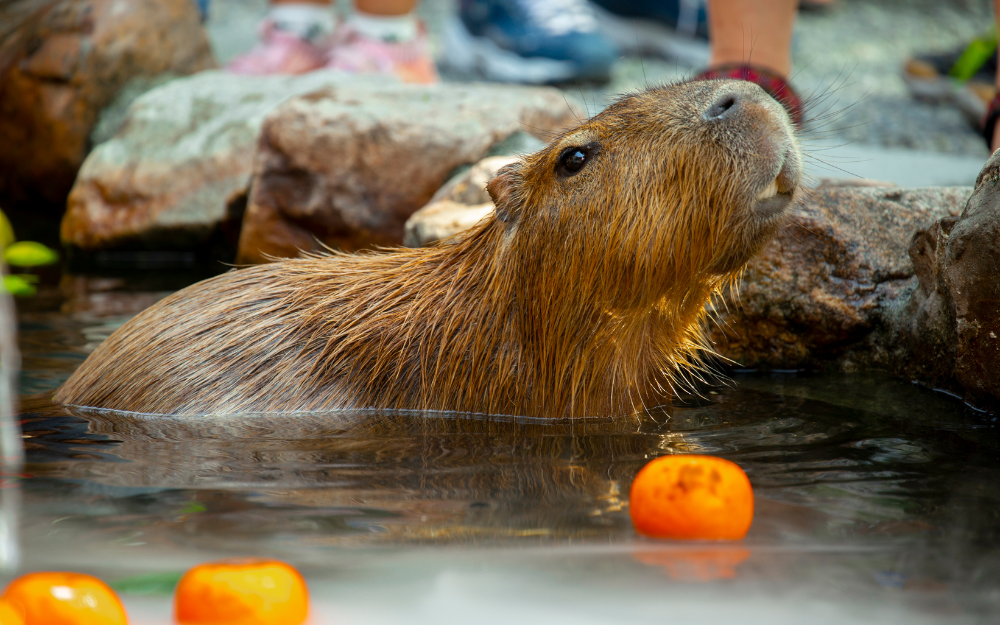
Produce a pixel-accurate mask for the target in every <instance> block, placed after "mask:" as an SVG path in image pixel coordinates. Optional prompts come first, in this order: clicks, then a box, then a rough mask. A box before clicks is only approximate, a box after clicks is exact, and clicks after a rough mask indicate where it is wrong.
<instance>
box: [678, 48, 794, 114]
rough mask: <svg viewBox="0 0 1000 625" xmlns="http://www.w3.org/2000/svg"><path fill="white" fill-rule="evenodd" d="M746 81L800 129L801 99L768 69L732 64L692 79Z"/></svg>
mask: <svg viewBox="0 0 1000 625" xmlns="http://www.w3.org/2000/svg"><path fill="white" fill-rule="evenodd" d="M726 78H728V79H733V78H735V79H737V80H748V81H750V82H752V83H754V84H756V85H759V86H760V87H761V88H762V89H763V90H764V91H766V92H767V94H768V95H770V96H771V97H772V98H774V99H775V100H777V101H778V102H780V103H781V105H782V106H784V107H785V110H786V111H788V115H789V116H790V117H791V118H792V123H794V124H795V126H796V127H798V128H801V127H802V124H803V123H804V121H805V120H804V116H803V107H802V99H801V98H800V97H799V94H797V93H795V90H794V89H792V86H791V85H790V84H788V81H787V80H785V79H784V78H782V77H781V76H780V75H779V74H777V73H775V72H772V71H771V70H769V69H765V68H763V67H759V66H756V65H747V64H741V63H737V64H733V65H720V66H718V67H710V68H709V69H706V70H705V71H703V72H702V73H700V74H698V75H697V76H695V77H694V79H693V80H719V79H726Z"/></svg>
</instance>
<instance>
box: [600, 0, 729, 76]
mask: <svg viewBox="0 0 1000 625" xmlns="http://www.w3.org/2000/svg"><path fill="white" fill-rule="evenodd" d="M592 2H593V3H594V4H595V5H597V6H596V8H595V12H596V13H597V16H598V22H599V23H600V24H601V32H602V33H604V35H605V36H606V37H608V38H609V39H610V40H611V41H613V42H614V43H615V45H617V46H618V47H619V49H621V50H622V51H623V52H625V53H628V54H638V55H652V56H659V57H663V58H666V59H670V60H674V61H680V62H681V63H682V64H684V65H687V66H689V67H705V66H707V65H708V62H709V56H710V55H709V47H708V3H707V2H706V0H592Z"/></svg>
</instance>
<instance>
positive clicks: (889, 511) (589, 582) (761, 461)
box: [8, 279, 1000, 623]
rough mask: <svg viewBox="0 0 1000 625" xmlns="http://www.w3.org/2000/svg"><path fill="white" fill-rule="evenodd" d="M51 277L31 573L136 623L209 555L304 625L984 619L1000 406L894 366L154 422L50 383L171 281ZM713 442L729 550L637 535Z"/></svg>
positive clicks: (155, 612)
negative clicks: (547, 398) (57, 402)
mask: <svg viewBox="0 0 1000 625" xmlns="http://www.w3.org/2000/svg"><path fill="white" fill-rule="evenodd" d="M166 287H167V288H163V289H161V290H156V289H148V288H147V289H140V290H136V289H135V288H134V285H130V284H129V283H128V282H127V281H121V280H118V281H117V282H116V281H114V280H112V281H110V282H104V283H100V282H97V283H95V279H86V281H85V282H84V284H83V286H81V285H80V284H79V282H78V281H77V282H74V281H68V282H67V281H64V284H63V287H62V291H61V293H50V294H49V295H47V296H43V297H42V298H40V299H38V300H35V301H34V302H31V303H30V304H28V305H24V306H23V307H22V313H23V314H22V317H21V345H22V350H23V351H24V362H25V370H26V372H25V376H24V380H23V389H22V390H23V391H24V393H25V395H26V399H25V401H24V406H23V410H22V412H24V415H23V416H22V419H23V427H24V436H25V445H26V447H27V452H28V461H29V464H28V466H27V467H26V469H25V475H24V477H23V478H20V479H8V484H20V491H21V496H22V509H21V514H22V527H23V530H22V549H23V555H24V568H25V569H26V570H29V569H39V568H49V569H52V568H59V569H71V570H79V571H85V572H91V573H95V574H99V575H101V576H102V577H103V578H104V579H107V580H109V581H112V582H115V583H117V584H118V587H119V588H120V589H121V590H122V591H123V592H124V596H125V597H126V601H127V603H128V605H129V608H130V610H131V611H132V614H133V616H135V617H136V618H137V621H138V622H140V623H160V622H162V623H166V622H169V607H168V606H169V591H170V584H171V583H172V581H173V580H174V579H176V576H177V575H179V574H180V572H182V571H183V570H184V569H185V568H186V567H187V566H190V565H192V564H194V563H196V562H200V561H204V560H207V559H212V558H217V557H228V556H243V555H258V556H273V557H279V558H282V559H285V560H287V561H289V562H291V563H293V564H295V565H296V566H299V567H300V568H301V569H302V570H303V572H304V573H305V574H306V576H307V578H308V580H309V582H310V584H311V587H312V588H313V593H314V595H315V597H316V598H317V610H316V614H315V617H316V619H317V620H316V622H317V623H326V622H330V623H334V622H336V623H354V622H359V623H381V622H387V623H388V622H408V623H410V622H412V623H422V622H436V623H440V622H457V623H467V622H485V623H494V622H496V623H501V622H504V623H509V622H511V621H512V620H517V621H520V622H528V623H531V622H541V621H543V620H544V621H545V622H547V623H551V622H573V623H591V622H594V623H597V622H600V623H610V622H629V623H635V622H643V623H646V622H668V621H669V622H682V623H686V622H698V623H701V622H716V621H719V620H723V619H727V620H733V621H735V622H756V621H766V622H768V623H785V622H787V623H802V622H807V621H808V622H816V623H843V622H879V623H885V622H889V623H893V622H901V623H902V622H906V623H924V622H926V623H938V622H940V623H945V622H946V623H991V622H996V619H997V617H998V615H1000V552H998V549H997V547H998V545H1000V436H998V429H997V423H996V421H995V419H994V418H993V417H990V416H987V415H984V414H982V413H977V412H974V411H971V410H969V409H967V408H965V407H964V406H963V405H962V404H961V403H959V402H957V401H955V400H954V399H952V398H950V397H947V396H944V395H941V394H938V393H935V392H933V391H930V390H927V389H924V388H921V387H919V386H915V385H912V384H909V383H907V382H904V381H899V380H895V379H891V378H888V377H884V376H880V375H873V374H865V375H840V374H836V375H835V374H819V373H797V374H763V373H756V374H744V375H735V376H734V378H733V382H732V384H731V385H729V386H719V387H715V388H711V389H709V388H706V389H704V390H703V395H704V396H703V397H689V398H685V400H684V401H679V402H677V405H675V406H674V407H672V408H670V409H658V410H655V411H650V412H649V413H646V414H643V415H638V416H636V417H635V418H629V419H614V420H598V419H587V420H580V421H573V422H542V421H524V420H516V419H504V418H485V417H483V416H481V415H462V414H440V413H437V414H434V413H431V414H426V413H423V414H422V413H385V412H363V411H362V412H342V413H329V414H299V415H244V416H239V417H227V418H217V417H201V418H198V417H193V418H162V417H159V418H155V417H154V418H148V417H142V416H137V415H129V414H122V413H114V412H109V411H82V410H76V411H73V412H69V411H67V410H65V409H63V408H61V407H58V406H54V405H52V404H51V403H49V402H47V401H46V400H45V397H46V396H47V395H48V394H49V393H50V392H51V390H52V389H54V388H55V387H56V386H57V385H58V384H59V383H60V382H61V381H62V380H63V379H65V377H66V376H68V375H69V373H70V372H71V371H72V370H73V369H74V368H75V367H76V366H77V364H79V362H81V361H82V359H83V358H84V357H85V355H86V354H87V353H89V351H91V350H92V349H93V348H94V347H95V346H96V345H97V344H98V343H99V342H100V340H102V338H103V337H104V336H106V335H107V334H108V333H110V332H111V331H113V329H114V328H116V327H118V326H119V325H120V324H121V323H122V322H124V320H125V319H127V318H128V317H129V316H130V315H131V314H134V313H135V312H137V311H138V310H141V308H143V307H144V306H146V305H148V304H149V303H151V302H152V301H155V299H156V298H157V297H159V296H162V295H163V294H164V293H166V292H169V290H170V288H169V287H170V285H166ZM673 453H707V454H712V455H717V456H721V457H724V458H728V459H730V460H732V461H734V462H736V463H738V464H739V465H740V466H741V467H743V468H744V470H746V472H747V474H748V475H749V476H750V479H751V482H752V483H753V486H754V491H755V495H756V515H755V518H754V524H753V527H752V528H751V530H750V533H749V535H748V536H747V538H746V539H745V540H744V541H740V542H737V543H676V542H669V541H653V540H648V539H644V538H640V537H637V536H636V535H635V533H634V532H633V530H632V527H631V523H630V521H629V517H628V489H629V486H630V484H631V481H632V478H633V477H634V475H635V474H636V472H637V471H638V470H639V469H640V468H641V467H642V466H643V465H644V464H645V463H646V462H648V461H649V460H650V459H652V458H655V457H657V456H660V455H663V454H673Z"/></svg>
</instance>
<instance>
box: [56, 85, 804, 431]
mask: <svg viewBox="0 0 1000 625" xmlns="http://www.w3.org/2000/svg"><path fill="white" fill-rule="evenodd" d="M334 157H335V156H334V155H331V158H334ZM800 172H801V158H800V154H799V149H798V144H797V141H796V138H795V132H794V128H793V126H792V123H791V121H790V120H789V117H788V115H787V113H786V112H785V110H784V109H783V108H782V107H781V105H780V104H778V102H777V101H775V100H774V99H772V98H771V97H770V96H768V95H767V94H765V93H764V91H763V90H761V89H760V88H759V87H757V86H756V85H754V84H751V83H749V82H745V81H731V80H709V81H694V82H685V83H678V84H673V85H665V86H658V87H653V88H649V89H646V90H644V91H641V92H638V93H634V94H629V95H626V96H623V97H621V98H620V99H618V100H617V101H616V102H614V103H613V104H611V105H610V106H609V107H608V108H607V109H605V110H604V111H603V112H601V113H600V114H598V115H595V116H594V117H592V118H590V119H588V120H586V121H584V122H582V123H581V124H580V125H579V126H578V127H576V128H575V129H573V130H570V131H567V132H565V133H563V134H562V135H560V136H559V137H558V138H556V139H555V140H553V141H552V142H551V143H550V144H549V145H548V146H547V147H545V148H544V149H542V150H540V151H538V152H536V153H534V154H530V155H527V156H525V157H523V158H522V159H521V160H520V161H518V162H516V163H513V164H511V165H507V166H505V167H503V168H502V169H501V170H500V171H499V172H498V173H497V175H496V177H495V178H494V179H493V180H492V181H491V182H490V183H489V185H488V191H489V193H490V196H491V197H492V198H493V201H494V203H495V205H496V208H495V211H494V212H493V213H491V214H490V215H489V216H487V217H486V218H485V219H483V220H482V221H481V222H480V223H479V224H477V225H476V226H475V227H473V228H472V229H471V230H468V231H466V232H465V233H462V234H461V235H458V236H457V237H455V238H453V239H451V240H449V241H445V242H443V243H441V244H438V245H436V246H434V247H429V248H422V249H396V250H381V251H375V252H366V253H359V254H354V255H346V254H339V253H331V254H329V255H322V256H317V255H313V256H306V257H304V258H299V259H292V260H284V261H281V262H276V263H272V264H268V265H262V266H257V267H251V268H247V269H239V270H234V271H230V272H229V273H226V274H223V275H220V276H217V277H215V278H212V279H209V280H205V281H203V282H200V283H198V284H195V285H193V286H190V287H188V288H186V289H184V290H182V291H179V292H177V293H175V294H173V295H171V296H170V297H168V298H166V299H164V300H162V301H161V302H159V303H158V304H156V305H154V306H152V307H150V308H149V309H147V310H146V311H144V312H143V313H141V314H139V315H138V316H136V317H135V318H134V319H132V320H131V321H129V322H128V323H127V324H125V325H124V326H123V327H122V328H121V329H119V330H118V331H116V332H115V333H114V334H112V335H111V337H109V338H108V339H107V340H106V341H105V342H104V343H103V344H102V345H100V346H99V347H98V348H97V349H96V350H95V351H94V353H93V354H91V355H90V357H89V358H88V359H87V361H86V362H84V364H83V365H82V366H81V367H80V368H79V370H77V371H76V373H74V374H73V376H72V377H71V378H70V379H69V381H67V382H66V384H65V385H63V386H62V388H60V389H59V390H58V392H57V393H56V395H55V399H56V401H58V402H61V403H64V404H72V405H85V406H94V407H100V408H110V409H118V410H126V411H135V412H143V413H160V414H208V413H211V414H228V413H260V412H274V411H281V412H288V411H324V410H336V409H353V408H382V409H418V410H446V411H462V412H477V413H489V414H513V415H522V416H531V417H578V416H614V415H628V414H633V413H635V412H636V411H639V410H641V409H643V407H646V406H650V405H654V404H661V403H664V402H665V401H669V397H670V395H671V392H672V389H674V388H676V385H677V384H678V382H679V381H681V380H684V379H686V378H687V376H689V375H690V374H691V373H692V372H694V371H696V370H697V369H698V368H700V367H702V364H701V363H702V355H703V354H704V353H705V352H706V351H707V348H706V346H705V344H704V340H703V339H702V331H701V326H702V323H703V321H704V318H705V315H706V313H705V305H706V303H707V302H708V300H709V298H710V297H711V296H712V295H713V294H714V293H716V292H717V291H719V289H720V288H722V287H724V286H725V285H726V284H727V283H729V282H730V281H732V279H733V278H734V277H735V276H736V274H738V273H739V271H740V269H741V268H742V267H743V266H744V264H745V263H746V262H747V261H748V260H749V259H750V258H751V257H752V256H753V255H754V254H756V253H757V252H758V251H759V250H760V249H761V247H762V246H763V245H764V243H766V242H767V241H768V239H769V238H770V237H771V236H772V235H773V233H774V232H775V231H776V230H777V229H778V228H779V227H780V226H781V225H782V224H783V222H784V219H785V216H786V213H787V212H788V207H789V206H790V205H791V204H792V202H793V200H794V198H795V196H796V190H797V188H798V182H799V177H800Z"/></svg>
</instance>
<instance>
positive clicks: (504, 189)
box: [486, 163, 523, 224]
mask: <svg viewBox="0 0 1000 625" xmlns="http://www.w3.org/2000/svg"><path fill="white" fill-rule="evenodd" d="M522 182H523V179H522V178H521V173H520V172H519V171H518V164H517V163H510V164H509V165H504V166H503V167H501V168H500V169H498V170H497V175H496V176H494V177H493V180H490V183H489V184H488V185H486V190H487V191H488V192H489V194H490V197H491V198H493V204H494V205H495V206H496V214H497V219H499V220H500V221H502V222H503V223H505V224H509V223H513V222H514V221H515V220H516V219H517V218H518V217H519V216H520V213H521V183H522Z"/></svg>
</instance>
